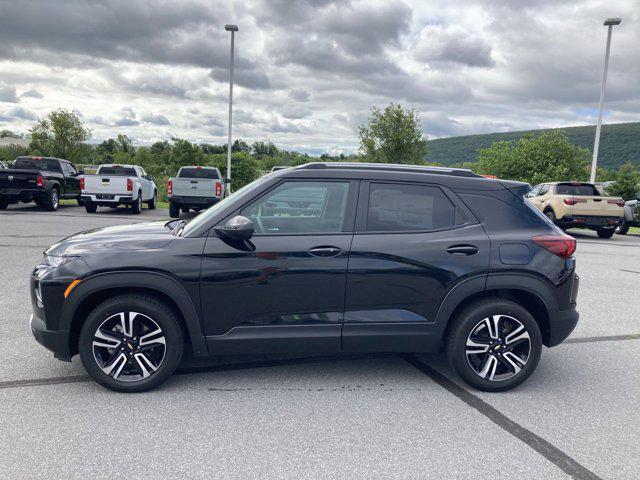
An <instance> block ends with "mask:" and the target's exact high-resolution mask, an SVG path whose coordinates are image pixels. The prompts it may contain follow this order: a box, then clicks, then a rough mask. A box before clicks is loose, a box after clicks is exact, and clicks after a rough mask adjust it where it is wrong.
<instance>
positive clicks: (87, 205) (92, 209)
mask: <svg viewBox="0 0 640 480" xmlns="http://www.w3.org/2000/svg"><path fill="white" fill-rule="evenodd" d="M84 209H85V210H86V211H87V213H96V212H97V211H98V206H97V205H96V204H95V203H89V202H87V203H85V204H84Z"/></svg>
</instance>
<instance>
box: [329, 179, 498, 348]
mask: <svg viewBox="0 0 640 480" xmlns="http://www.w3.org/2000/svg"><path fill="white" fill-rule="evenodd" d="M489 247H490V245H489V239H488V237H487V235H486V233H485V231H484V229H483V227H482V226H481V225H480V224H479V223H478V221H477V220H476V219H475V217H474V216H473V215H472V214H471V212H470V211H469V210H468V209H467V208H466V206H465V205H464V204H463V203H462V202H461V201H460V199H459V198H457V197H456V196H455V195H454V194H453V193H452V192H451V191H449V190H447V189H446V188H443V187H440V186H438V185H431V184H419V183H394V182H372V183H368V182H362V186H361V191H360V195H359V200H358V214H357V220H356V229H355V234H354V238H353V242H352V245H351V253H350V256H349V268H348V273H347V289H346V298H345V319H344V322H345V323H344V327H343V339H342V342H343V351H345V352H367V351H401V352H408V351H409V352H410V351H423V350H426V349H428V348H429V347H432V346H434V345H435V344H437V342H439V341H440V340H441V337H442V333H443V329H444V325H443V323H441V322H440V323H438V322H437V321H436V320H437V313H438V309H439V307H440V305H441V303H442V301H443V299H444V298H445V297H446V295H447V294H448V293H449V292H450V291H451V290H452V289H453V288H454V286H456V285H458V284H460V283H462V282H463V281H472V282H476V283H477V284H478V285H480V286H481V288H483V287H484V282H485V278H486V272H487V269H488V268H489V259H490V249H489Z"/></svg>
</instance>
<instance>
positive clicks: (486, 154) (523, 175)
mask: <svg viewBox="0 0 640 480" xmlns="http://www.w3.org/2000/svg"><path fill="white" fill-rule="evenodd" d="M589 160H590V153H589V150H588V149H586V148H582V147H579V146H577V145H573V144H572V143H571V142H569V139H568V138H567V136H566V134H565V133H564V132H559V131H551V132H547V133H543V134H542V135H540V136H539V137H536V136H534V135H525V136H524V137H522V138H520V139H519V140H516V141H514V140H512V141H501V142H494V143H493V144H492V145H491V146H490V147H489V148H484V149H481V150H479V152H478V164H477V166H476V167H475V169H474V170H475V171H476V172H477V173H481V174H491V175H497V176H498V178H505V179H510V180H520V181H522V182H528V183H530V184H531V185H536V184H538V183H542V182H553V181H562V180H586V179H587V178H588V170H587V167H588V165H589Z"/></svg>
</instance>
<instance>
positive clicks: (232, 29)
mask: <svg viewBox="0 0 640 480" xmlns="http://www.w3.org/2000/svg"><path fill="white" fill-rule="evenodd" d="M224 29H225V30H226V31H227V32H231V66H230V68H229V136H228V138H227V179H226V180H225V189H224V195H225V197H226V196H229V194H230V193H231V112H232V105H233V41H234V37H235V33H236V32H237V31H238V26H237V25H225V26H224Z"/></svg>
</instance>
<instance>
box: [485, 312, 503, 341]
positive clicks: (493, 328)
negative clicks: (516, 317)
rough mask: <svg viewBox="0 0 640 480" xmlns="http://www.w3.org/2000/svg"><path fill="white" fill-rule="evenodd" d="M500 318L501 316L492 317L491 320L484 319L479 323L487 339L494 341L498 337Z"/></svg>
mask: <svg viewBox="0 0 640 480" xmlns="http://www.w3.org/2000/svg"><path fill="white" fill-rule="evenodd" d="M500 317H501V315H493V316H492V317H491V318H489V317H487V318H485V319H484V320H483V321H482V323H481V325H483V326H484V328H486V329H487V333H488V334H489V337H491V338H492V339H494V340H497V339H498V337H499V336H500Z"/></svg>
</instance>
